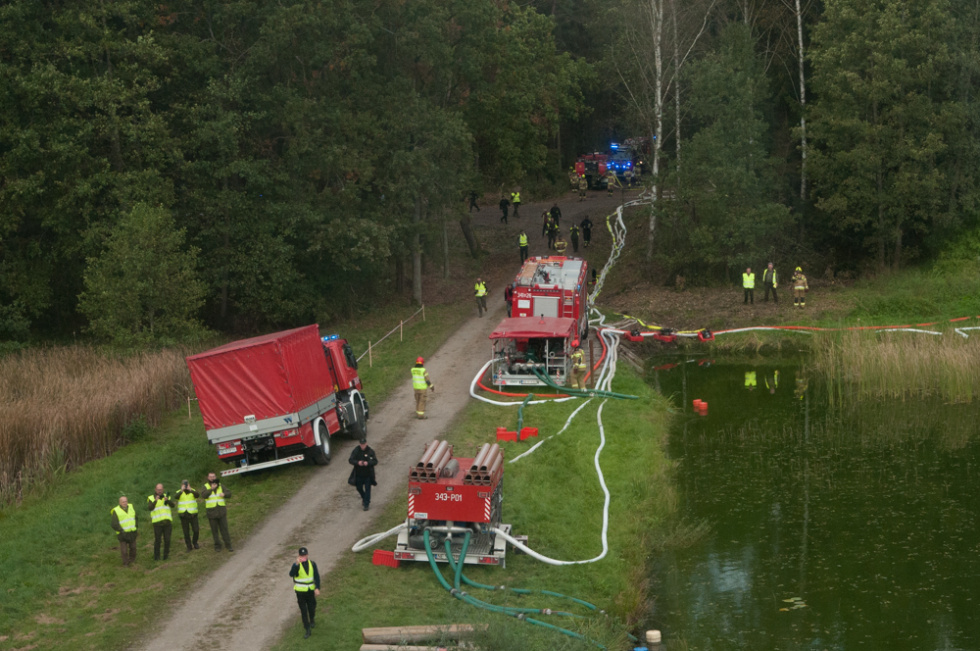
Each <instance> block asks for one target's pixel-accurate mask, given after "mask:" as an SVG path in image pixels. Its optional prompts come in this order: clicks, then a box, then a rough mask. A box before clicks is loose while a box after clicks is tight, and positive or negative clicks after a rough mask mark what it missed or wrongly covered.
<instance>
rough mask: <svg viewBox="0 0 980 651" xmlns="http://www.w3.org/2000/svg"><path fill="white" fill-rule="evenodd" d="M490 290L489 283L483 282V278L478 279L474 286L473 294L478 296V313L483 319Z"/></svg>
mask: <svg viewBox="0 0 980 651" xmlns="http://www.w3.org/2000/svg"><path fill="white" fill-rule="evenodd" d="M489 293H490V290H489V289H487V284H486V283H485V282H483V279H482V278H477V279H476V284H475V285H474V286H473V295H474V296H475V297H476V311H477V315H478V316H479V317H480V318H481V319H482V318H483V313H484V312H486V311H487V294H489Z"/></svg>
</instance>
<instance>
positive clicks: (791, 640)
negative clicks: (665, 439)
mask: <svg viewBox="0 0 980 651" xmlns="http://www.w3.org/2000/svg"><path fill="white" fill-rule="evenodd" d="M648 380H649V381H650V382H651V383H652V384H653V385H655V386H657V387H658V388H659V390H660V391H661V392H662V393H664V394H665V395H669V396H673V398H674V400H673V402H674V404H675V405H676V406H677V407H678V408H679V409H680V408H681V407H682V406H683V411H684V414H683V415H681V416H678V417H677V418H676V420H675V423H674V426H673V429H672V431H671V433H670V436H669V443H668V453H669V456H670V457H671V458H672V459H673V460H675V461H676V463H677V468H676V471H675V473H674V474H675V477H674V481H675V484H676V490H677V495H678V514H677V517H678V522H680V523H683V524H684V525H685V526H686V527H687V528H689V529H691V528H695V527H697V526H698V525H701V527H702V528H703V529H705V530H706V531H707V532H708V533H706V534H704V535H703V536H701V537H699V538H697V539H696V540H695V541H694V542H693V543H692V544H690V545H689V546H686V547H684V548H680V549H673V550H668V551H667V552H666V553H664V554H663V555H662V556H661V557H660V558H659V560H658V563H657V567H656V568H655V571H654V577H653V582H652V585H653V598H654V602H655V610H654V615H653V621H652V622H651V625H652V626H653V627H655V628H660V629H661V630H662V632H663V636H664V642H665V643H667V644H668V646H667V648H668V649H672V648H676V649H684V648H686V649H691V650H699V651H709V650H717V651H721V650H725V651H729V650H732V649H746V650H749V649H751V650H753V651H758V650H760V649H785V650H798V649H835V650H836V649H847V650H851V649H889V650H892V649H903V650H917V649H929V650H933V649H944V650H946V649H949V650H952V649H963V650H973V651H975V650H977V649H980V517H978V504H980V500H978V491H980V440H978V434H977V432H978V424H980V405H977V404H958V405H948V404H942V403H941V402H939V401H929V400H908V401H895V400H888V401H883V400H869V399H866V398H861V399H857V398H855V399H853V400H851V401H850V404H837V405H830V404H829V402H828V400H827V396H828V391H827V388H826V383H825V382H823V381H821V380H820V378H818V377H814V376H812V374H810V373H808V372H807V371H806V370H805V366H804V365H803V363H802V362H796V361H792V360H791V361H778V360H773V361H771V362H768V363H766V362H762V363H760V362H759V361H758V360H753V361H746V362H736V361H728V362H722V361H720V360H719V362H718V363H715V362H709V361H707V360H692V359H683V360H677V359H675V360H672V361H668V362H667V363H662V364H661V366H660V367H659V368H657V369H653V370H651V371H649V372H648ZM694 399H702V400H704V401H706V402H707V403H708V410H707V414H706V415H703V416H702V415H698V414H696V413H694V412H693V410H692V406H691V404H692V400H694ZM676 524H677V523H675V525H676Z"/></svg>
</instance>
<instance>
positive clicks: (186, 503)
mask: <svg viewBox="0 0 980 651" xmlns="http://www.w3.org/2000/svg"><path fill="white" fill-rule="evenodd" d="M198 495H199V494H198V492H197V491H196V490H194V489H193V488H191V483H190V481H188V480H186V479H185V480H184V481H182V482H181V484H180V490H179V491H177V515H178V516H180V528H181V529H182V530H183V532H184V544H185V545H187V551H193V550H195V549H200V548H201V547H200V545H198V544H197V539H198V538H199V537H200V535H201V525H200V524H199V523H198V519H197V512H198V505H197V498H198ZM192 533H193V537H192V536H191V534H192Z"/></svg>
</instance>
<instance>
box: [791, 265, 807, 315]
mask: <svg viewBox="0 0 980 651" xmlns="http://www.w3.org/2000/svg"><path fill="white" fill-rule="evenodd" d="M808 291H810V285H808V284H807V282H806V276H804V275H803V269H802V268H800V267H797V268H796V271H795V272H793V305H794V306H799V307H801V308H803V307H806V293H807V292H808Z"/></svg>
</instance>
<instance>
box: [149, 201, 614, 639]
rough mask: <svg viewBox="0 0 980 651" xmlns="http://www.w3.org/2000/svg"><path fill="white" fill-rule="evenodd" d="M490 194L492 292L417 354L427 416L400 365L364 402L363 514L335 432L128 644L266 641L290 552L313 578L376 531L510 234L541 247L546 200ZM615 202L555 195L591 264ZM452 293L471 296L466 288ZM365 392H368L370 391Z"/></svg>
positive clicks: (434, 417)
mask: <svg viewBox="0 0 980 651" xmlns="http://www.w3.org/2000/svg"><path fill="white" fill-rule="evenodd" d="M491 198H492V197H487V198H486V200H487V201H489V200H490V199H491ZM617 198H618V197H617ZM497 200H499V198H497V199H495V200H494V201H493V205H490V206H486V205H484V206H483V209H482V210H481V211H480V212H479V213H477V212H474V213H473V214H472V219H473V224H474V227H475V229H476V230H477V234H478V237H479V238H480V239H481V241H483V243H484V246H485V248H486V249H488V253H489V255H488V256H487V258H486V259H485V260H484V264H483V267H484V269H485V271H486V272H485V274H484V278H485V279H487V280H488V284H489V285H490V288H491V291H492V293H491V296H490V299H489V301H488V303H489V308H490V312H489V314H487V315H484V317H483V318H477V317H476V314H475V307H474V314H473V317H472V318H470V319H468V320H467V321H466V322H465V323H464V324H463V325H462V326H461V327H460V329H459V330H458V331H457V332H456V333H455V334H454V335H453V336H452V337H450V338H449V340H447V341H446V342H445V343H444V344H443V345H442V347H441V348H440V349H439V351H438V352H437V353H436V354H435V355H433V356H432V357H430V358H429V359H428V360H426V368H427V369H428V371H429V375H430V376H431V378H432V381H433V382H434V383H435V385H436V393H434V394H430V397H431V400H430V403H429V407H428V410H427V415H428V418H427V419H426V420H421V421H420V420H417V419H416V418H415V411H414V409H415V400H414V395H413V392H412V389H411V382H410V378H409V374H408V369H406V370H405V383H404V384H403V385H402V387H401V388H400V389H398V390H397V391H396V392H395V393H394V394H393V395H392V396H391V397H390V398H389V399H388V400H387V401H386V402H385V403H384V404H381V405H372V409H371V420H370V421H369V423H368V441H369V442H370V444H371V447H372V448H374V449H375V451H376V452H377V454H378V459H379V464H378V468H377V475H378V486H376V487H375V488H374V491H373V495H372V509H371V510H370V511H367V512H365V511H363V510H362V509H361V503H360V498H359V497H358V495H357V492H356V491H355V490H354V489H353V488H351V487H350V486H348V485H347V476H348V474H349V467H348V464H347V457H348V455H349V454H350V451H351V449H352V448H353V446H354V445H355V443H354V442H353V441H349V440H346V439H343V438H341V439H338V440H337V443H336V445H335V447H334V450H333V455H332V456H333V461H332V462H331V464H330V465H329V466H326V467H324V468H322V469H321V470H320V471H319V472H317V473H316V475H315V476H314V477H313V478H312V479H310V481H309V482H307V484H306V485H305V486H304V487H303V489H302V490H300V492H299V493H298V494H296V495H295V496H294V497H293V498H292V499H290V500H289V501H288V502H286V503H285V504H284V505H283V506H282V507H281V508H280V509H279V510H278V511H276V512H275V513H274V514H273V515H272V516H271V517H269V518H268V520H266V521H265V522H264V523H263V524H262V525H261V527H260V528H259V529H258V530H257V531H256V532H255V533H254V534H253V535H251V536H250V537H249V538H247V539H245V540H242V541H235V545H236V547H235V552H234V553H233V554H230V555H229V556H228V561H227V562H226V563H225V564H224V565H223V566H222V567H221V568H219V569H218V570H217V571H215V572H214V573H213V574H211V575H210V576H208V577H207V578H206V579H205V580H202V582H201V583H200V584H199V585H198V586H196V587H195V588H194V589H193V590H192V592H191V595H192V598H189V599H187V600H186V601H185V602H184V603H183V605H180V606H179V607H178V608H177V609H176V611H174V612H173V615H172V616H171V617H170V619H169V620H168V621H167V622H166V623H165V624H163V626H162V628H161V629H160V630H159V631H157V632H156V633H155V634H154V637H153V639H151V640H144V641H143V642H142V643H140V644H137V645H134V648H136V649H145V650H146V651H184V650H186V651H219V650H222V651H223V650H229V651H230V650H232V649H234V650H236V651H247V650H251V649H266V648H269V647H270V646H271V645H273V644H275V643H276V642H277V641H278V640H279V638H280V637H281V635H282V634H283V632H284V630H285V628H286V627H287V626H291V625H295V624H296V622H298V621H299V619H298V618H299V612H298V609H297V608H296V603H295V597H294V596H293V589H292V583H291V582H290V580H289V578H288V576H287V573H288V570H289V566H290V564H291V562H292V561H293V559H294V558H295V556H296V549H297V548H299V547H300V546H302V545H305V546H307V547H309V549H310V555H311V558H313V560H315V561H316V562H317V566H318V567H319V569H320V574H321V576H323V575H326V574H327V573H329V572H330V571H331V570H332V569H333V568H334V567H335V566H336V565H337V562H338V561H339V560H340V559H341V558H343V557H344V555H346V554H351V553H352V552H351V551H350V548H351V546H352V545H353V544H354V543H355V542H356V541H357V540H359V539H360V538H362V537H363V536H365V535H367V534H369V533H371V532H375V531H378V530H379V526H377V525H376V524H375V516H376V514H378V513H380V512H381V511H382V506H383V505H384V504H387V503H388V502H389V501H390V500H403V499H404V498H405V486H406V482H407V474H408V469H409V467H410V466H412V465H413V464H414V463H415V462H416V461H418V458H419V456H420V455H421V453H422V451H423V449H424V446H425V443H427V442H428V441H431V440H433V439H435V438H441V437H443V436H445V435H446V432H447V430H448V427H449V425H450V423H451V422H452V421H453V419H454V418H455V417H456V416H457V415H458V414H459V413H460V412H461V411H462V410H463V408H464V407H465V406H466V404H467V402H468V401H469V400H470V397H469V384H470V381H471V380H472V378H473V376H474V375H475V374H476V372H477V371H478V370H479V369H480V367H481V366H482V365H483V364H484V363H485V361H486V359H487V356H486V355H474V354H473V353H472V351H474V350H477V351H481V350H487V351H489V343H488V340H487V337H488V335H489V334H490V332H491V331H492V329H493V327H494V326H496V325H497V323H498V322H499V321H500V319H501V318H503V317H504V316H505V315H506V312H505V309H504V303H503V301H502V292H503V289H502V288H503V285H504V284H505V283H506V282H507V281H508V279H509V278H511V277H512V276H513V275H514V274H516V273H517V271H518V269H519V265H518V262H519V257H518V250H517V236H518V233H519V232H520V229H521V227H526V228H527V232H528V235H529V239H530V253H531V255H544V254H546V253H547V249H546V246H545V239H544V238H542V237H541V212H542V211H543V210H545V209H548V208H550V207H551V205H552V203H553V202H550V201H549V202H547V204H545V203H528V204H525V205H524V206H522V208H521V215H522V216H521V217H520V218H519V219H514V218H513V217H511V219H510V221H509V224H506V225H505V224H501V223H500V221H499V219H500V211H499V210H498V209H497V207H496V201H497ZM616 203H617V202H616V200H615V198H609V197H607V196H606V195H605V194H604V193H602V194H600V193H591V194H590V198H589V200H587V201H585V202H579V201H578V200H577V198H576V197H575V195H574V194H572V193H568V194H566V195H565V196H564V197H562V198H561V199H560V200H559V205H560V207H561V209H562V212H563V219H562V224H561V225H562V231H563V232H564V233H565V234H566V237H567V232H568V226H569V225H570V224H571V223H572V220H573V219H574V221H575V222H576V223H577V222H579V221H581V219H582V217H583V216H584V215H585V214H586V213H588V214H589V215H590V217H591V219H592V220H593V222H595V225H596V227H595V229H594V231H593V232H594V235H593V240H592V247H591V248H590V249H589V250H588V251H586V250H584V249H582V250H580V254H582V255H587V256H588V257H590V258H594V259H595V262H597V263H599V264H600V265H601V262H602V260H603V259H604V256H606V255H608V251H609V242H608V238H609V235H608V233H607V232H606V229H605V226H604V216H605V214H606V213H607V212H610V211H611V210H612V209H613V208H614V206H615V205H616ZM511 244H512V246H511ZM569 253H571V246H569ZM466 285H467V286H468V287H469V288H470V290H471V288H472V280H467V281H466ZM461 294H462V295H467V294H469V295H471V294H470V291H462V292H461ZM467 300H472V299H467ZM367 389H368V395H370V388H369V387H368V388H367ZM392 544H393V541H392ZM362 553H368V552H362ZM214 613H222V615H221V616H220V617H219V618H218V619H219V620H220V621H221V622H222V623H221V624H218V625H215V624H214V621H215V619H216V618H215V615H214Z"/></svg>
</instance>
